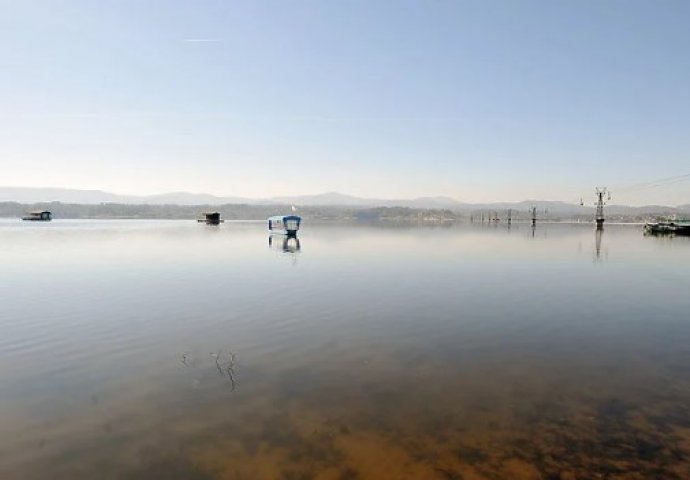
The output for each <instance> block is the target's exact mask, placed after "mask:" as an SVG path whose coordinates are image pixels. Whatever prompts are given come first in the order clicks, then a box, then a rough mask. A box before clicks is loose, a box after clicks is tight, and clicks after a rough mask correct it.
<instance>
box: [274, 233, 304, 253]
mask: <svg viewBox="0 0 690 480" xmlns="http://www.w3.org/2000/svg"><path fill="white" fill-rule="evenodd" d="M268 246H269V247H272V248H275V249H278V250H282V251H283V252H285V253H297V252H299V251H300V250H301V249H302V246H301V245H300V241H299V238H297V237H295V236H292V235H269V236H268Z"/></svg>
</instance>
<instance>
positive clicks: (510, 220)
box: [508, 208, 513, 225]
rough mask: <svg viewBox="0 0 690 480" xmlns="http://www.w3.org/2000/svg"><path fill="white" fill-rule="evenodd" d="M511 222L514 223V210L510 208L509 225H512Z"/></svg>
mask: <svg viewBox="0 0 690 480" xmlns="http://www.w3.org/2000/svg"><path fill="white" fill-rule="evenodd" d="M511 223H513V210H512V209H510V208H509V209H508V225H510V224H511Z"/></svg>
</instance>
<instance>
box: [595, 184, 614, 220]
mask: <svg viewBox="0 0 690 480" xmlns="http://www.w3.org/2000/svg"><path fill="white" fill-rule="evenodd" d="M596 195H597V215H596V222H597V230H603V229H604V205H606V202H605V201H604V195H608V199H609V200H611V192H609V191H608V190H606V187H597V189H596Z"/></svg>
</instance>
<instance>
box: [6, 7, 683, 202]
mask: <svg viewBox="0 0 690 480" xmlns="http://www.w3.org/2000/svg"><path fill="white" fill-rule="evenodd" d="M689 25H690V2H689V1H686V0H679V1H667V0H658V1H656V0H655V1H652V0H650V1H634V0H592V1H587V0H572V1H561V0H545V1H522V0H520V1H518V0H506V1H493V0H477V1H451V0H447V1H432V0H425V1H421V0H420V1H398V0H395V1H394V0H389V1H375V0H364V1H354V0H315V1H299V0H295V1H289V0H280V1H260V0H251V1H218V0H217V1H204V0H189V1H171V0H160V1H147V0H113V1H105V0H91V1H77V0H64V1H57V0H45V1H31V0H21V1H19V0H0V185H2V186H56V187H57V186H59V187H73V188H98V189H104V190H109V191H114V192H118V193H141V194H146V193H160V192H165V191H176V190H185V191H194V192H207V193H214V194H227V195H241V196H251V197H266V196H273V195H287V194H310V193H320V192H325V191H334V190H335V191H341V192H344V193H350V194H354V195H362V196H369V197H405V198H407V197H415V196H425V195H449V196H452V197H455V198H457V199H459V200H464V201H486V200H522V199H527V198H540V199H561V200H567V201H568V200H574V199H578V198H579V197H580V196H581V195H589V196H592V197H593V194H592V190H593V187H594V186H596V185H608V186H609V187H611V188H612V190H613V192H614V200H616V201H617V202H620V203H633V204H640V203H653V202H655V203H666V204H678V203H685V202H690V181H687V182H680V183H676V184H673V185H671V186H663V187H654V188H646V189H637V190H635V189H627V190H626V189H621V187H622V186H627V185H630V184H637V183H642V182H647V181H651V180H654V179H657V178H662V177H670V176H674V175H681V174H685V173H690V27H689ZM616 189H619V190H618V191H619V192H621V193H620V194H619V195H618V196H616V193H617V190H616ZM624 192H625V193H624Z"/></svg>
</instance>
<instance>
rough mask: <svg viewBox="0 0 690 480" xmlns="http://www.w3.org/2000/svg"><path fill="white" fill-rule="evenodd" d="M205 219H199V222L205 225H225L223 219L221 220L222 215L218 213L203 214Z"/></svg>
mask: <svg viewBox="0 0 690 480" xmlns="http://www.w3.org/2000/svg"><path fill="white" fill-rule="evenodd" d="M203 216H204V217H203V218H200V219H199V222H201V223H205V224H207V225H218V224H219V223H223V219H221V218H220V213H218V212H206V213H203Z"/></svg>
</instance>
